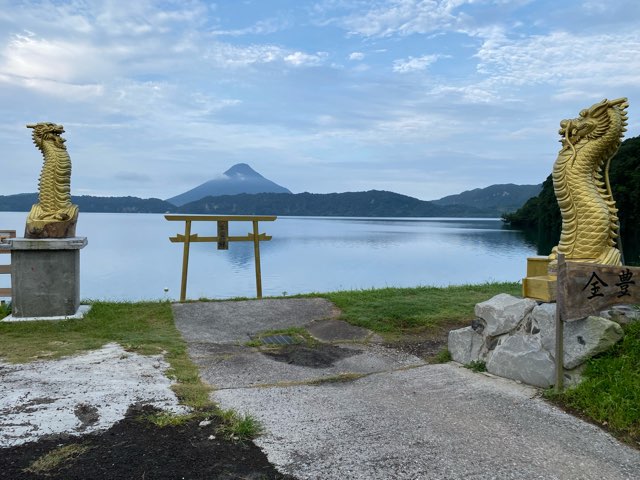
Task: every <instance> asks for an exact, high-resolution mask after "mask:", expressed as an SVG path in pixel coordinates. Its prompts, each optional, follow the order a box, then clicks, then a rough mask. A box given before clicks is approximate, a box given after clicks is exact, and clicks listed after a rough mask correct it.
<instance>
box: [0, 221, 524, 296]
mask: <svg viewBox="0 0 640 480" xmlns="http://www.w3.org/2000/svg"><path fill="white" fill-rule="evenodd" d="M26 216H27V214H26V213H13V212H0V228H2V229H5V228H6V229H14V230H17V231H18V235H19V236H20V235H21V234H22V232H23V230H24V223H25V219H26ZM183 229H184V223H183V222H168V221H166V220H165V219H164V216H162V215H155V214H117V213H81V214H80V218H79V221H78V227H77V234H78V236H86V237H87V238H88V240H89V244H88V246H87V247H85V248H84V249H83V250H81V252H80V264H81V297H82V298H86V299H109V300H141V299H161V298H169V299H176V298H177V297H178V296H179V294H180V274H181V263H182V244H178V243H176V244H174V243H170V242H169V237H170V236H173V235H175V234H176V233H182V232H183ZM250 231H251V224H250V223H246V222H240V223H238V222H231V224H230V234H231V235H246V234H247V233H248V232H250ZM215 232H216V227H215V224H213V223H210V222H197V223H194V226H193V228H192V233H199V234H200V235H207V236H215V234H216V233H215ZM260 232H263V233H267V234H268V235H273V240H271V241H269V242H261V256H262V284H263V293H264V295H265V296H266V295H282V294H283V293H284V292H286V293H287V294H295V293H307V292H327V291H332V290H344V289H361V288H371V287H387V286H389V287H391V286H393V287H413V286H418V285H441V286H444V285H453V284H464V283H480V282H486V281H518V280H520V279H521V278H522V277H523V276H525V270H526V260H525V258H526V257H527V256H532V255H535V254H536V249H535V246H534V245H532V244H531V243H528V242H527V241H526V240H525V239H524V236H523V235H522V234H521V233H520V232H518V231H513V230H507V229H503V228H502V222H501V221H500V220H496V219H459V218H457V219H451V218H447V219H437V218H411V219H407V218H402V219H397V218H391V219H390V218H333V217H279V218H278V219H277V220H276V221H275V222H261V223H260ZM0 261H2V262H4V259H0ZM4 281H5V279H0V282H4ZM0 286H8V285H6V284H5V283H0ZM165 288H168V289H169V290H168V292H167V293H165V292H164V289H165ZM236 296H248V297H252V296H255V274H254V263H253V245H252V244H251V243H248V242H247V243H244V242H242V243H231V244H230V245H229V250H227V251H222V250H220V251H218V250H216V245H215V244H212V243H196V244H192V245H191V256H190V262H189V285H188V289H187V297H188V298H192V299H194V298H199V297H208V298H228V297H236Z"/></svg>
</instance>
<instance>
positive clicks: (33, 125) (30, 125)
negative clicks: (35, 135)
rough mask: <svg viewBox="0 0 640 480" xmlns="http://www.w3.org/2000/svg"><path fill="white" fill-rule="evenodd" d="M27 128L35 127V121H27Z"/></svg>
mask: <svg viewBox="0 0 640 480" xmlns="http://www.w3.org/2000/svg"><path fill="white" fill-rule="evenodd" d="M27 128H36V124H35V123H27Z"/></svg>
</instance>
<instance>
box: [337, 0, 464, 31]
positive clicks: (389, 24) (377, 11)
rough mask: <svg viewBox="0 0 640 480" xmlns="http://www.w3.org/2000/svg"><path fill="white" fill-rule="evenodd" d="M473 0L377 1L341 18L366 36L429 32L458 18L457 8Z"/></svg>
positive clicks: (344, 22) (350, 27)
mask: <svg viewBox="0 0 640 480" xmlns="http://www.w3.org/2000/svg"><path fill="white" fill-rule="evenodd" d="M472 1H473V0H391V1H383V2H375V6H374V7H373V8H371V9H370V10H368V11H367V12H365V13H364V14H363V13H362V12H358V13H356V14H353V15H350V16H347V17H345V18H342V19H340V20H339V22H340V23H341V24H343V25H344V27H345V28H347V29H348V30H349V31H350V32H351V33H353V34H357V35H362V36H365V37H387V36H390V35H411V34H415V33H430V32H435V31H438V30H440V29H442V28H445V27H451V26H453V25H455V24H456V23H457V22H458V17H457V16H456V14H455V10H456V9H457V8H458V7H460V6H461V5H464V4H466V3H472Z"/></svg>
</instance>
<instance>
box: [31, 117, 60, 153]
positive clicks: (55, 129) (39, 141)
mask: <svg viewBox="0 0 640 480" xmlns="http://www.w3.org/2000/svg"><path fill="white" fill-rule="evenodd" d="M27 128H33V134H32V136H33V143H35V144H36V146H37V147H38V148H40V149H42V145H43V144H44V143H45V142H52V143H53V144H54V145H56V146H57V147H60V148H64V142H65V141H66V140H65V139H64V138H62V137H61V136H60V135H61V134H63V133H64V127H63V126H62V125H57V124H55V123H51V122H41V123H30V124H29V125H27Z"/></svg>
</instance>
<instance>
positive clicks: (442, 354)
mask: <svg viewBox="0 0 640 480" xmlns="http://www.w3.org/2000/svg"><path fill="white" fill-rule="evenodd" d="M451 360H452V358H451V352H450V351H449V349H448V348H443V349H442V350H440V351H439V352H438V354H437V355H436V356H435V358H434V359H433V363H447V362H450V361H451Z"/></svg>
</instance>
